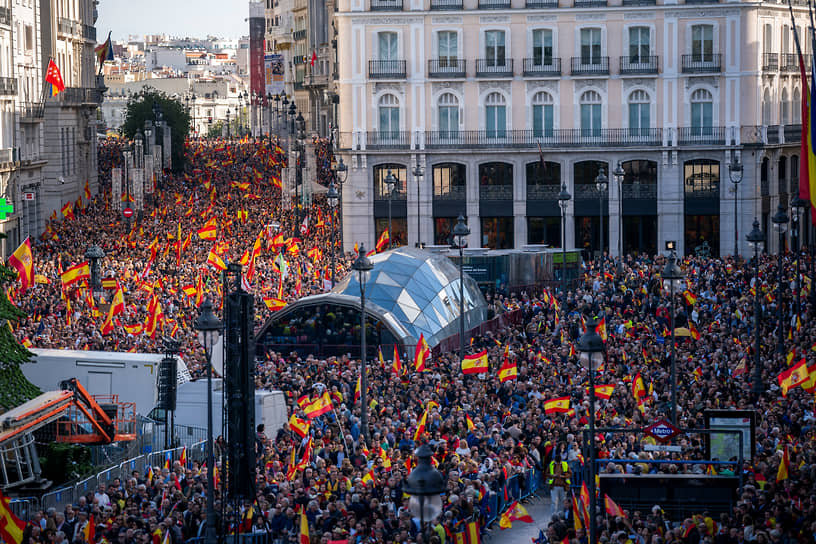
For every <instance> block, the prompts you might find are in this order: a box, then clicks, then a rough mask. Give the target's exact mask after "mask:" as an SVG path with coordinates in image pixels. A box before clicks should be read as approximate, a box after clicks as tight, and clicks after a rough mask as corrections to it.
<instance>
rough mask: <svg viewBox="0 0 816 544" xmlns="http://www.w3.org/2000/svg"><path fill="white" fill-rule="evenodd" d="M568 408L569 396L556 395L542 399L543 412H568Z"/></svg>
mask: <svg viewBox="0 0 816 544" xmlns="http://www.w3.org/2000/svg"><path fill="white" fill-rule="evenodd" d="M569 408H570V398H569V397H558V398H555V399H550V400H548V401H544V413H545V414H565V413H567V412H569Z"/></svg>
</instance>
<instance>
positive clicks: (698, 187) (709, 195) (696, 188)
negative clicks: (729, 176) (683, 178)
mask: <svg viewBox="0 0 816 544" xmlns="http://www.w3.org/2000/svg"><path fill="white" fill-rule="evenodd" d="M683 197H684V198H685V199H686V200H718V199H719V198H720V186H719V185H718V184H716V183H688V182H687V183H686V186H685V187H684V190H683Z"/></svg>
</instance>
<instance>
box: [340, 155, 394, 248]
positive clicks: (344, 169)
mask: <svg viewBox="0 0 816 544" xmlns="http://www.w3.org/2000/svg"><path fill="white" fill-rule="evenodd" d="M347 177H348V166H346V163H344V162H343V157H340V160H339V161H338V163H337V168H336V170H335V172H334V180H335V181H336V182H337V183H338V187H339V188H338V190H337V193H338V196H339V197H340V200H339V202H340V206H339V219H340V221H338V223H337V226H338V228H339V229H340V248H341V249H342V247H343V206H342V202H343V184H344V183H345V182H346V178H347ZM388 235H389V236H390V235H391V233H389V234H388Z"/></svg>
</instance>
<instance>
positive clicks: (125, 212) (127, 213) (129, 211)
mask: <svg viewBox="0 0 816 544" xmlns="http://www.w3.org/2000/svg"><path fill="white" fill-rule="evenodd" d="M122 215H124V216H125V217H133V208H131V207H127V208H125V209H124V210H122Z"/></svg>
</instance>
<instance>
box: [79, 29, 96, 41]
mask: <svg viewBox="0 0 816 544" xmlns="http://www.w3.org/2000/svg"><path fill="white" fill-rule="evenodd" d="M82 37H83V38H85V39H86V40H90V41H93V42H95V41H96V27H95V26H92V25H82Z"/></svg>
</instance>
